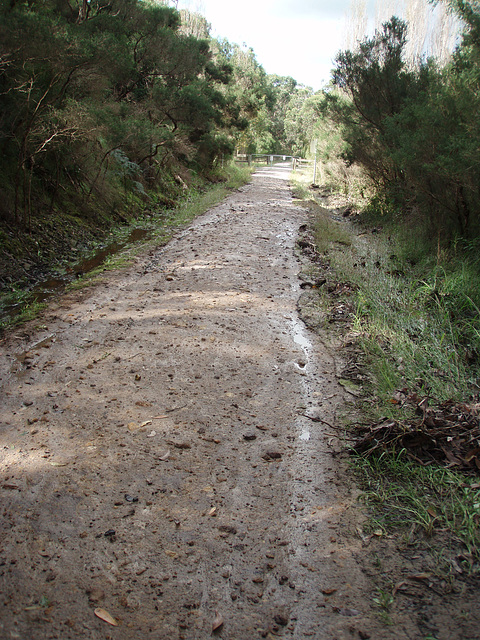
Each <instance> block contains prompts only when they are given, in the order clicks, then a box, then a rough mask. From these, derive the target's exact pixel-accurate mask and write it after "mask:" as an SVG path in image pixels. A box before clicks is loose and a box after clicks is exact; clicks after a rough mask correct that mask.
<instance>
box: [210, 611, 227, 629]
mask: <svg viewBox="0 0 480 640" xmlns="http://www.w3.org/2000/svg"><path fill="white" fill-rule="evenodd" d="M224 622H225V620H224V619H223V616H222V614H221V613H218V611H216V612H215V619H214V621H213V624H212V633H213V632H214V631H217V630H218V629H220V627H223V624H224Z"/></svg>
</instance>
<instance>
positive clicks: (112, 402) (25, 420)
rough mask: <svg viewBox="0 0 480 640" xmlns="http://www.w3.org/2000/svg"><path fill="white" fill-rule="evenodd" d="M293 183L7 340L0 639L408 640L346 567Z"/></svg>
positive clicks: (188, 234)
mask: <svg viewBox="0 0 480 640" xmlns="http://www.w3.org/2000/svg"><path fill="white" fill-rule="evenodd" d="M288 177H289V170H288V168H286V167H275V168H268V169H264V170H260V171H258V172H257V173H256V174H255V175H254V177H253V181H252V183H251V184H249V185H247V186H245V187H243V188H242V189H239V190H238V191H237V192H235V193H233V194H232V195H231V196H230V197H229V198H227V199H226V200H225V201H224V202H222V203H221V204H220V205H218V206H216V207H215V208H213V209H212V210H210V211H209V212H208V213H206V214H205V215H203V216H201V217H200V218H198V219H197V220H196V221H195V222H194V223H193V224H192V225H191V226H189V227H188V228H187V229H185V230H183V231H182V232H180V233H179V234H178V235H177V236H176V237H175V238H174V239H173V240H172V241H171V242H170V243H169V244H168V245H167V246H166V247H163V248H160V249H158V250H153V251H151V252H150V253H149V254H148V255H144V256H141V257H140V258H138V259H137V260H136V263H135V264H134V266H133V267H132V268H130V269H129V270H128V271H119V272H116V273H113V274H107V275H106V276H105V278H104V279H103V280H102V282H101V283H100V284H98V285H96V286H95V287H93V288H92V289H90V290H88V291H87V290H85V291H83V292H71V293H68V294H65V295H64V296H62V297H61V298H59V299H58V300H56V301H54V302H52V304H51V305H50V306H49V308H48V310H47V312H46V313H45V315H44V317H43V318H41V319H40V320H37V321H36V322H34V323H32V324H31V325H30V326H27V327H26V328H25V329H22V330H20V331H17V333H14V334H13V335H11V336H9V337H8V338H7V339H6V340H5V341H4V342H3V344H2V345H1V347H2V349H1V355H0V377H1V381H0V384H1V396H2V409H1V416H0V419H1V423H0V436H1V443H0V444H1V449H0V459H1V482H0V500H1V502H0V508H1V521H0V527H1V529H0V531H1V538H0V591H1V594H2V598H1V602H0V635H1V637H2V638H6V639H7V638H20V639H22V640H23V639H27V638H29V639H30V638H31V639H35V640H40V639H53V638H59V639H62V640H67V639H72V640H73V639H75V640H77V639H78V640H80V639H84V638H89V640H100V639H102V640H104V639H106V638H114V639H119V640H127V639H128V640H130V639H132V640H133V639H136V640H138V639H142V640H148V639H152V640H153V639H155V640H160V639H161V640H163V639H165V640H167V639H168V640H177V639H178V640H183V639H185V640H186V639H188V640H200V639H203V638H209V637H211V636H212V633H213V634H214V635H218V636H219V637H221V638H225V639H226V638H229V639H231V640H252V639H254V638H277V637H280V638H295V639H298V640H300V639H303V638H315V639H320V640H323V639H333V638H336V639H344V638H345V639H347V638H349V639H350V638H377V639H380V638H382V640H383V639H386V638H395V639H396V640H402V639H403V638H418V637H420V636H419V635H415V630H414V629H413V627H412V625H413V622H411V621H408V620H407V622H405V624H404V626H397V627H395V628H389V627H385V626H384V625H383V624H382V622H381V620H380V619H379V618H378V616H377V613H376V611H375V608H374V606H373V604H372V593H373V591H374V587H373V586H372V581H371V579H370V578H369V577H368V576H367V574H366V573H365V572H364V571H362V566H361V562H360V558H361V556H362V554H363V550H362V539H361V537H360V536H359V535H357V530H358V525H359V523H360V522H361V518H362V515H361V512H360V510H359V507H358V506H357V502H356V496H357V491H356V489H355V487H354V486H353V485H352V484H351V483H350V481H349V480H348V478H347V473H346V471H345V467H344V463H342V462H341V461H340V460H339V458H338V456H337V455H336V454H337V452H338V450H339V443H338V440H337V437H336V436H337V433H336V431H334V430H332V426H334V425H335V422H336V415H337V411H338V410H339V409H340V408H341V407H342V406H344V404H345V402H347V401H348V398H347V397H346V395H345V391H344V390H343V388H342V387H341V386H339V384H338V383H337V380H336V377H335V357H334V354H333V352H331V351H330V350H329V349H328V347H327V346H325V344H324V343H322V342H321V341H320V339H319V338H318V337H317V336H315V335H314V334H312V333H311V332H309V331H308V329H306V328H305V327H304V325H303V324H302V322H301V321H300V320H299V318H298V315H297V311H296V304H297V300H298V297H299V281H298V277H297V274H298V271H299V262H298V259H297V257H296V255H295V241H296V237H297V232H298V229H299V227H300V226H301V225H302V224H304V223H305V222H306V217H307V213H306V212H305V211H304V210H303V209H302V208H300V207H298V206H295V205H294V204H293V202H292V196H291V193H290V189H289V185H288ZM312 417H313V418H316V420H312V419H311V418H312ZM329 425H330V426H329ZM412 629H413V630H412Z"/></svg>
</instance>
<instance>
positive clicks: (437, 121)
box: [318, 0, 480, 252]
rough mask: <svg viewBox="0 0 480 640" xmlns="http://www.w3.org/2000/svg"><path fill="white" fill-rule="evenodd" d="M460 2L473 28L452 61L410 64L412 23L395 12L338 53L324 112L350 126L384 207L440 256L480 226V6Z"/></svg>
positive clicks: (349, 137)
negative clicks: (332, 88)
mask: <svg viewBox="0 0 480 640" xmlns="http://www.w3.org/2000/svg"><path fill="white" fill-rule="evenodd" d="M450 5H451V7H452V8H453V9H454V10H455V11H456V12H457V14H458V15H459V16H460V17H461V18H462V20H463V22H464V24H465V25H466V26H465V32H464V35H463V40H462V42H461V44H460V45H459V46H458V47H457V50H456V52H455V53H454V55H453V56H452V57H451V60H450V62H449V63H448V64H445V65H443V66H441V67H440V66H439V65H437V64H436V62H435V60H433V59H430V60H425V59H423V60H420V61H418V64H417V65H416V66H414V67H413V66H412V65H408V64H407V62H406V55H405V51H406V47H407V44H408V32H407V25H406V23H404V22H402V21H401V20H399V19H398V18H396V17H393V18H391V19H390V20H389V21H388V22H386V23H385V24H384V25H383V27H382V29H380V30H378V31H377V32H376V33H375V35H374V36H373V37H371V38H366V39H365V40H363V41H362V42H360V43H359V45H358V47H357V48H356V49H355V50H352V51H344V52H341V53H339V54H338V56H337V58H336V68H335V70H334V74H333V83H334V86H335V87H336V91H328V92H326V94H325V99H324V103H323V105H322V106H321V108H319V110H318V112H319V114H321V115H322V116H325V115H328V117H329V118H330V119H331V120H332V121H333V123H334V124H335V125H337V126H338V127H339V128H340V131H341V133H342V138H343V141H344V147H343V148H342V149H340V150H339V153H340V154H341V157H342V158H343V160H344V162H345V163H346V165H347V166H355V165H358V166H360V167H361V168H362V169H363V171H364V172H365V174H366V176H367V177H368V179H369V183H370V185H371V188H373V192H374V197H375V202H376V203H380V202H382V203H383V205H382V207H381V210H380V209H378V211H379V212H380V211H381V213H382V214H383V215H384V216H385V215H386V216H387V218H388V220H390V221H392V222H394V223H395V224H396V225H400V226H402V225H404V226H405V225H408V227H409V229H410V232H411V228H412V225H416V226H417V228H418V229H419V232H420V231H421V233H423V234H424V235H425V237H426V238H429V239H430V247H429V250H430V251H432V252H433V251H437V249H438V246H442V247H452V246H454V245H455V244H457V239H458V237H462V238H466V239H474V238H476V237H478V234H479V232H480V216H479V212H480V194H479V192H478V184H479V181H480V163H479V159H478V153H477V149H478V145H479V142H480V120H479V116H478V113H479V111H480V109H479V108H480V103H479V99H480V98H479V95H480V94H479V91H478V87H479V84H480V67H479V62H480V14H479V12H478V5H477V4H476V3H474V2H467V1H465V0H459V1H456V0H455V1H452V2H450ZM432 240H433V242H432Z"/></svg>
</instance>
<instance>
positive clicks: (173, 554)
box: [165, 549, 178, 560]
mask: <svg viewBox="0 0 480 640" xmlns="http://www.w3.org/2000/svg"><path fill="white" fill-rule="evenodd" d="M165 555H167V556H168V557H169V558H173V559H174V560H175V558H178V553H177V552H176V551H170V550H169V549H165Z"/></svg>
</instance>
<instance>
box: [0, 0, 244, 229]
mask: <svg viewBox="0 0 480 640" xmlns="http://www.w3.org/2000/svg"><path fill="white" fill-rule="evenodd" d="M0 15H1V20H0V42H1V44H0V103H1V104H0V106H1V114H2V116H1V118H0V145H1V150H2V153H1V154H0V158H1V159H0V176H1V177H0V192H1V193H2V196H3V197H2V198H1V199H2V202H3V204H2V210H1V211H0V215H1V216H2V217H3V218H4V219H8V220H11V221H15V223H16V224H17V226H18V225H22V226H23V227H26V228H30V227H31V218H32V215H35V216H38V215H40V214H43V213H44V212H45V211H48V210H50V211H52V209H53V207H54V206H56V205H57V206H62V205H63V206H64V205H65V201H66V200H68V201H73V202H74V203H75V204H74V206H75V207H76V208H78V206H79V203H81V206H85V207H87V208H88V207H90V208H92V204H91V202H92V199H94V200H97V201H100V202H102V201H105V200H106V201H107V207H111V206H112V205H113V206H114V208H118V209H121V208H122V205H120V198H119V197H118V196H115V195H114V194H115V192H116V191H117V189H118V187H122V189H123V191H124V192H127V191H133V192H135V193H137V194H140V195H142V196H146V193H147V191H146V190H148V189H153V190H155V189H158V188H160V189H161V188H162V186H163V183H164V180H165V174H169V175H174V174H175V172H176V171H180V169H181V167H182V166H183V167H185V168H186V169H188V170H190V171H191V170H196V171H197V170H200V171H203V172H205V171H207V172H208V171H210V170H211V168H212V167H213V166H214V164H215V162H216V159H217V157H218V156H219V155H220V154H230V155H231V154H232V152H233V144H232V142H231V140H230V139H229V136H228V135H226V134H225V132H224V131H225V127H230V128H235V126H236V124H237V123H235V122H233V121H232V120H231V119H230V120H229V121H228V122H226V113H225V107H226V105H225V101H224V97H223V94H222V92H221V91H220V90H219V87H220V86H221V85H222V84H223V83H228V82H229V80H230V76H229V73H228V71H226V70H219V69H217V67H216V65H215V63H214V62H213V60H212V53H211V51H210V47H209V42H208V40H205V39H200V38H197V37H195V36H193V35H188V34H187V33H185V32H182V31H181V30H180V14H179V13H178V12H177V11H176V10H175V9H172V8H169V7H167V6H164V5H160V4H157V3H155V2H140V0H112V2H109V3H107V4H105V3H101V2H99V1H96V0H95V1H92V2H88V3H87V2H77V3H75V2H74V3H69V2H67V1H66V0H58V1H57V0H55V1H53V0H46V1H45V2H42V3H26V2H15V1H14V2H10V0H1V2H0Z"/></svg>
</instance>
